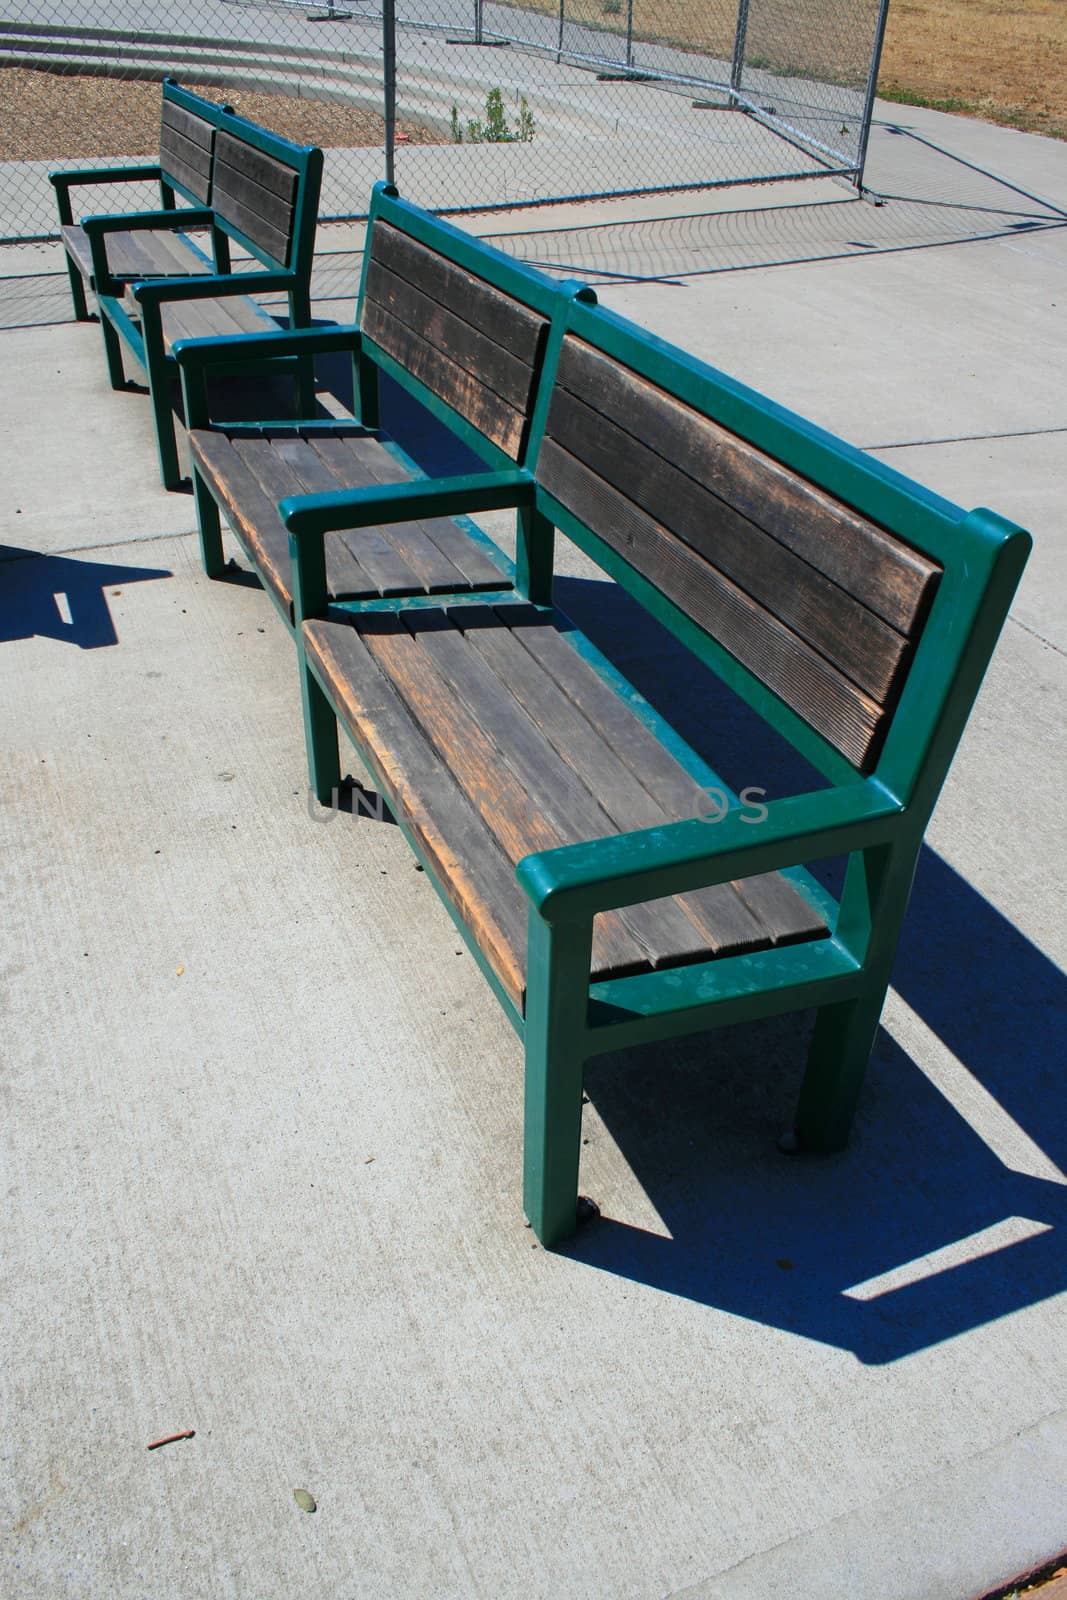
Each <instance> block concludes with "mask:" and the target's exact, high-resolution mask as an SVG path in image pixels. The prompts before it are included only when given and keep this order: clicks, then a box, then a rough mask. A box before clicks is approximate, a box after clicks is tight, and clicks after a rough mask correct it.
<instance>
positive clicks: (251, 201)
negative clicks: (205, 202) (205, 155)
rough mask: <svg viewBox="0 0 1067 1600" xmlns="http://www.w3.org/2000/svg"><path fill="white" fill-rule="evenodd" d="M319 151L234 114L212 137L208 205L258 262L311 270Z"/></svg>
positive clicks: (319, 163) (319, 161) (320, 165)
mask: <svg viewBox="0 0 1067 1600" xmlns="http://www.w3.org/2000/svg"><path fill="white" fill-rule="evenodd" d="M321 174H322V152H321V151H320V150H317V149H314V148H312V147H310V146H303V145H295V144H291V143H290V142H289V140H287V139H282V138H280V137H279V136H277V135H275V134H271V133H268V132H267V131H266V130H265V129H262V128H258V127H256V126H255V125H254V124H251V123H248V122H246V121H245V120H244V119H243V118H241V117H237V116H233V115H230V116H227V117H226V118H225V119H224V121H223V124H222V126H221V127H220V128H219V131H218V133H217V134H216V135H215V151H214V161H213V164H212V181H211V206H212V209H213V211H214V212H215V215H216V217H217V218H218V219H219V221H220V222H221V223H222V224H223V225H224V226H225V227H226V231H227V232H232V233H234V234H235V235H236V236H237V237H238V238H239V239H240V241H241V242H242V243H243V244H244V245H245V246H246V247H247V248H248V249H250V250H251V251H252V252H253V254H255V255H256V256H258V257H259V258H260V260H262V261H265V262H267V263H268V264H270V265H272V266H279V267H289V268H292V269H293V270H295V271H300V272H307V273H310V270H311V256H312V253H313V250H314V234H315V221H316V218H317V213H318V203H319V183H320V180H321Z"/></svg>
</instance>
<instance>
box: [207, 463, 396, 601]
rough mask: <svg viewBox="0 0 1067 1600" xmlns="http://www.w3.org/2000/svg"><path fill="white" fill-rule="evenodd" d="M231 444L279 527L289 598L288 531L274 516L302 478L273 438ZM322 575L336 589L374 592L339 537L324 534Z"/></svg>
mask: <svg viewBox="0 0 1067 1600" xmlns="http://www.w3.org/2000/svg"><path fill="white" fill-rule="evenodd" d="M232 443H233V448H234V450H235V451H236V453H237V455H238V456H240V458H241V460H242V461H243V462H244V464H245V466H246V467H247V468H248V470H249V471H250V472H251V473H252V475H253V476H254V477H255V479H256V481H257V482H258V484H259V486H260V488H261V490H262V491H263V493H264V494H265V496H266V497H267V499H268V500H269V501H270V502H271V503H272V505H273V507H274V522H275V524H276V525H277V527H278V528H280V529H281V533H282V537H283V539H284V540H285V550H286V554H285V566H284V569H283V570H284V577H285V587H286V590H287V591H288V596H289V599H290V600H291V598H292V573H291V566H290V562H289V554H288V546H289V535H288V532H287V531H286V529H285V526H284V524H283V523H282V521H281V518H280V517H279V516H278V509H277V508H278V505H279V504H280V502H281V501H282V500H284V499H285V498H286V496H287V495H292V494H306V493H307V490H306V489H305V487H304V483H303V480H302V479H301V478H300V477H299V476H298V474H297V473H296V472H295V471H294V470H293V468H292V466H291V465H290V464H289V462H287V461H286V460H284V459H283V457H282V456H281V455H280V454H279V453H278V449H277V441H276V440H272V439H266V438H252V439H249V438H239V437H234V438H233V440H232ZM271 534H272V535H273V537H274V538H275V539H276V538H277V534H276V533H274V530H273V529H271ZM326 575H327V583H328V584H334V585H336V586H337V588H336V591H335V592H337V593H344V594H347V593H352V592H356V593H360V592H362V593H366V592H368V591H369V592H370V593H373V592H374V585H373V582H368V578H369V574H368V573H367V571H366V569H365V568H364V567H363V566H362V565H361V564H360V563H359V562H358V561H356V559H355V557H354V556H353V555H352V552H351V551H350V550H349V549H348V548H347V546H345V545H344V544H342V543H341V541H340V540H339V539H335V538H333V537H331V536H329V535H328V536H327V539H326Z"/></svg>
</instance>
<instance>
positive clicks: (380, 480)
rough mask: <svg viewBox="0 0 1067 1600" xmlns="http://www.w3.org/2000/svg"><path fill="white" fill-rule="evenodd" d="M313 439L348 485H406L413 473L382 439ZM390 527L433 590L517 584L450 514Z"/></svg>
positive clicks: (314, 436) (392, 537) (429, 591)
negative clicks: (382, 442) (384, 444)
mask: <svg viewBox="0 0 1067 1600" xmlns="http://www.w3.org/2000/svg"><path fill="white" fill-rule="evenodd" d="M308 437H309V438H311V439H313V440H314V444H315V448H316V450H318V451H319V453H320V454H321V455H323V456H324V457H325V458H326V459H327V460H328V461H329V462H330V463H331V465H332V466H333V468H334V470H335V471H336V472H337V474H338V476H339V477H342V476H343V479H344V482H345V485H346V487H350V488H357V487H360V486H362V485H363V484H386V483H406V482H407V481H408V480H409V478H410V476H411V475H410V473H409V472H407V471H406V469H405V468H404V467H403V466H402V465H401V464H400V462H399V461H397V460H396V458H395V457H394V456H391V455H390V454H389V452H388V451H387V450H385V449H383V447H382V446H381V444H379V442H378V441H377V440H376V439H360V438H353V437H351V436H349V437H341V436H339V435H337V434H332V433H331V434H321V433H316V434H310V433H309V435H308ZM387 531H388V537H389V540H390V542H391V543H392V544H393V545H395V547H396V548H397V549H398V550H399V551H400V552H401V554H402V555H403V556H404V559H405V560H406V561H407V562H408V563H409V564H410V565H411V566H412V567H414V568H415V570H416V571H417V572H418V573H419V575H420V576H421V577H422V580H423V584H424V587H425V589H426V592H427V594H433V593H442V594H443V593H446V592H450V591H451V592H456V593H461V592H462V591H463V590H464V589H510V588H511V584H510V582H509V581H508V579H507V578H506V577H505V576H504V574H503V573H502V572H501V570H500V568H499V567H498V566H496V565H495V564H494V562H492V561H490V559H489V557H488V556H487V555H486V554H485V552H484V551H483V550H482V549H480V548H479V546H478V545H477V544H476V543H475V541H474V540H473V539H472V538H471V537H470V535H469V534H467V533H465V532H464V531H463V529H462V528H460V527H458V526H457V524H456V523H455V522H453V521H452V519H451V518H450V517H433V518H428V519H423V520H422V521H419V522H397V523H390V524H389V525H388V530H387ZM342 537H346V538H347V537H348V536H346V535H342ZM356 538H358V535H353V536H352V537H351V538H349V543H352V540H353V539H356Z"/></svg>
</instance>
